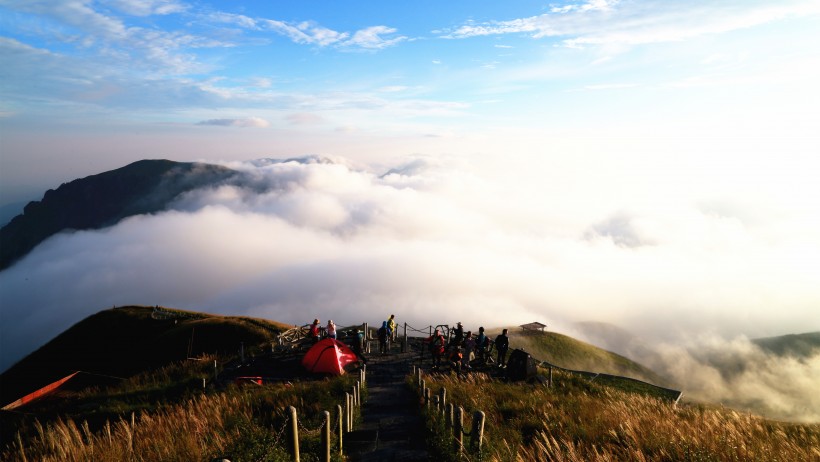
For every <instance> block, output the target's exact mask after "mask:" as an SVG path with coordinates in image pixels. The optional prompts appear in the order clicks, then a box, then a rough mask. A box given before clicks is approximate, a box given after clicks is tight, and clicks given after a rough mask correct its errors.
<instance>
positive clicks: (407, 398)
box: [345, 338, 430, 462]
mask: <svg viewBox="0 0 820 462" xmlns="http://www.w3.org/2000/svg"><path fill="white" fill-rule="evenodd" d="M420 341H421V339H415V338H410V339H409V343H410V345H408V349H407V351H408V352H407V353H401V352H400V345H399V344H398V343H396V344H394V345H392V348H391V350H390V353H389V354H386V355H380V354H379V353H377V352H373V353H370V354H369V355H368V363H367V378H366V384H367V401H365V402H364V403H363V405H362V411H361V413H362V423H361V424H360V425H359V427H358V428H357V429H356V430H354V431H352V432H350V433H348V434H346V435H345V449H346V450H345V452H346V453H347V455H348V456H349V460H351V461H365V462H369V461H380V462H388V461H397V462H398V461H424V460H429V459H430V454H429V453H428V452H427V449H426V443H425V429H424V420H423V419H422V416H421V413H420V408H419V402H418V397H417V396H416V394H415V393H413V390H412V389H411V388H410V387H408V386H407V384H406V383H405V378H406V377H407V375H408V374H411V373H412V365H413V364H414V361H415V363H416V364H418V352H417V351H418V350H417V349H416V348H413V346H415V345H414V344H415V343H417V342H418V343H419V346H418V347H417V348H420ZM375 350H377V348H376V349H374V350H373V351H375Z"/></svg>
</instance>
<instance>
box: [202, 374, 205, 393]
mask: <svg viewBox="0 0 820 462" xmlns="http://www.w3.org/2000/svg"><path fill="white" fill-rule="evenodd" d="M202 389H203V390H204V389H205V377H202Z"/></svg>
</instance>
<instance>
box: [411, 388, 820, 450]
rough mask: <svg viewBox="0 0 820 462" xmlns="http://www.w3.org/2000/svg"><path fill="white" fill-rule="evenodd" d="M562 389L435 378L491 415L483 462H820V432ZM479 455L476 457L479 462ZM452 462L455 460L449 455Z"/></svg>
mask: <svg viewBox="0 0 820 462" xmlns="http://www.w3.org/2000/svg"><path fill="white" fill-rule="evenodd" d="M556 379H557V381H556V386H555V387H553V388H551V389H550V388H546V387H543V386H534V385H518V384H505V383H500V382H491V381H484V380H469V381H465V380H459V379H457V378H455V377H442V378H436V379H430V378H428V380H427V383H428V386H429V387H430V388H431V389H432V392H433V393H434V394H435V393H438V391H439V390H440V388H441V387H445V388H446V389H447V395H448V401H450V402H453V403H455V404H456V405H459V406H462V407H463V408H464V410H465V416H466V417H467V419H466V420H467V421H466V422H465V428H467V429H469V428H470V427H469V425H470V418H469V416H471V415H472V413H473V412H474V411H476V410H482V411H484V412H485V414H486V427H485V445H484V451H483V453H482V460H494V461H521V462H529V461H533V462H534V461H561V462H563V461H567V462H570V461H572V462H575V461H579V462H580V461H585V462H587V461H601V462H603V461H625V460H626V461H784V462H785V461H820V425H803V424H790V423H781V422H773V421H769V420H765V419H763V418H761V417H757V416H752V415H749V414H744V413H739V412H736V411H733V410H730V409H721V408H706V407H702V406H683V405H675V404H673V403H671V402H669V401H666V400H662V399H658V398H655V397H649V396H645V395H639V394H633V393H627V392H622V391H619V390H615V389H610V388H607V387H603V386H599V385H596V384H593V383H589V382H587V381H585V380H583V379H580V378H577V377H572V376H569V375H564V374H560V375H556ZM476 456H477V454H472V455H470V454H468V456H467V458H473V459H475V458H476ZM444 458H445V459H447V458H448V456H447V455H446V454H445V455H444Z"/></svg>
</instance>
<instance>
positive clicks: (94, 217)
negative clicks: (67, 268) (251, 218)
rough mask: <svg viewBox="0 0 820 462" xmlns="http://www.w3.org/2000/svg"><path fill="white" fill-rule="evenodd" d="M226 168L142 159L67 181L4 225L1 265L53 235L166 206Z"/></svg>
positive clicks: (228, 173) (226, 173) (220, 177)
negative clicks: (107, 170) (117, 167)
mask: <svg viewBox="0 0 820 462" xmlns="http://www.w3.org/2000/svg"><path fill="white" fill-rule="evenodd" d="M235 173H236V172H234V171H233V170H230V169H228V168H225V167H221V166H217V165H210V164H201V163H180V162H173V161H170V160H141V161H138V162H134V163H133V164H130V165H127V166H125V167H122V168H119V169H116V170H111V171H109V172H105V173H100V174H98V175H92V176H89V177H85V178H81V179H78V180H74V181H71V182H70V183H64V184H62V185H61V186H60V187H59V188H57V189H56V190H52V189H50V190H48V191H46V193H45V195H44V196H43V199H42V200H40V201H33V202H29V204H28V205H26V207H25V209H24V211H23V214H22V215H18V216H16V217H15V218H13V219H12V220H11V221H10V222H9V223H8V224H7V225H6V226H4V227H3V228H2V229H1V230H0V270H2V269H5V268H8V267H9V266H11V264H12V263H14V262H15V261H16V260H17V259H19V258H21V257H23V256H25V255H26V254H27V253H28V252H30V251H31V250H32V249H33V248H34V247H36V246H37V245H38V244H40V243H41V242H42V241H44V240H45V239H47V238H48V237H50V236H52V235H54V234H57V233H59V232H61V231H64V230H70V229H74V230H84V229H99V228H103V227H106V226H111V225H113V224H116V223H117V222H118V221H120V220H122V219H123V218H126V217H129V216H132V215H138V214H146V213H155V212H158V211H161V210H163V209H165V208H166V207H167V205H168V203H169V202H171V201H172V200H173V199H174V198H176V197H177V196H179V195H180V194H182V193H184V192H186V191H190V190H192V189H195V188H198V187H202V186H205V185H208V184H215V183H218V182H220V181H224V180H226V179H228V178H230V177H232V176H233V175H234V174H235Z"/></svg>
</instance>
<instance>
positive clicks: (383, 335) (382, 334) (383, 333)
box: [378, 327, 387, 340]
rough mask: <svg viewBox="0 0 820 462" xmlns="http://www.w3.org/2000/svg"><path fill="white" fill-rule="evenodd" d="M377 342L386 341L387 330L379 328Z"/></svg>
mask: <svg viewBox="0 0 820 462" xmlns="http://www.w3.org/2000/svg"><path fill="white" fill-rule="evenodd" d="M378 335H379V340H386V339H387V329H385V328H384V327H379V332H378Z"/></svg>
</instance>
